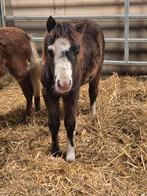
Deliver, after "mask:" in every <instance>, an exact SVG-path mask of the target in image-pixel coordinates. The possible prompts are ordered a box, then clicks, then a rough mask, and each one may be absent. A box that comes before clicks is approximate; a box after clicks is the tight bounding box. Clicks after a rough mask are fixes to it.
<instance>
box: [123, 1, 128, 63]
mask: <svg viewBox="0 0 147 196" xmlns="http://www.w3.org/2000/svg"><path fill="white" fill-rule="evenodd" d="M128 15H129V0H125V25H124V36H125V42H124V61H125V63H127V62H128V60H129V42H128V38H129V18H128Z"/></svg>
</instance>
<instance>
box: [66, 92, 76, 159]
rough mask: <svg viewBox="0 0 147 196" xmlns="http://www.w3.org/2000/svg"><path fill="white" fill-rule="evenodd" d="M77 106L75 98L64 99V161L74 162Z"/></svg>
mask: <svg viewBox="0 0 147 196" xmlns="http://www.w3.org/2000/svg"><path fill="white" fill-rule="evenodd" d="M76 106H77V96H76V95H72V96H67V97H66V98H64V112H65V117H64V124H65V128H66V131H67V152H66V161H75V148H74V130H75V125H76V118H75V111H76Z"/></svg>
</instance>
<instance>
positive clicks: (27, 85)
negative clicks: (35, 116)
mask: <svg viewBox="0 0 147 196" xmlns="http://www.w3.org/2000/svg"><path fill="white" fill-rule="evenodd" d="M19 85H20V86H21V89H22V91H23V94H24V96H25V98H26V102H27V105H26V113H25V119H24V120H25V121H29V117H30V116H31V113H32V98H33V86H32V82H31V77H30V74H29V73H28V74H27V76H26V77H25V78H24V79H23V80H21V82H19Z"/></svg>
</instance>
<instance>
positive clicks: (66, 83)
mask: <svg viewBox="0 0 147 196" xmlns="http://www.w3.org/2000/svg"><path fill="white" fill-rule="evenodd" d="M71 86H72V81H71V80H59V79H58V80H57V91H59V92H60V93H64V92H68V91H70V89H71Z"/></svg>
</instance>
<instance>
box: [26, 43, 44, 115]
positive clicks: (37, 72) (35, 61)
mask: <svg viewBox="0 0 147 196" xmlns="http://www.w3.org/2000/svg"><path fill="white" fill-rule="evenodd" d="M30 43H31V50H32V52H31V58H30V66H29V69H30V74H31V80H32V85H33V92H34V101H35V110H36V111H38V110H40V80H41V65H40V62H39V56H38V53H37V49H36V46H35V44H34V43H33V42H32V41H30Z"/></svg>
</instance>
